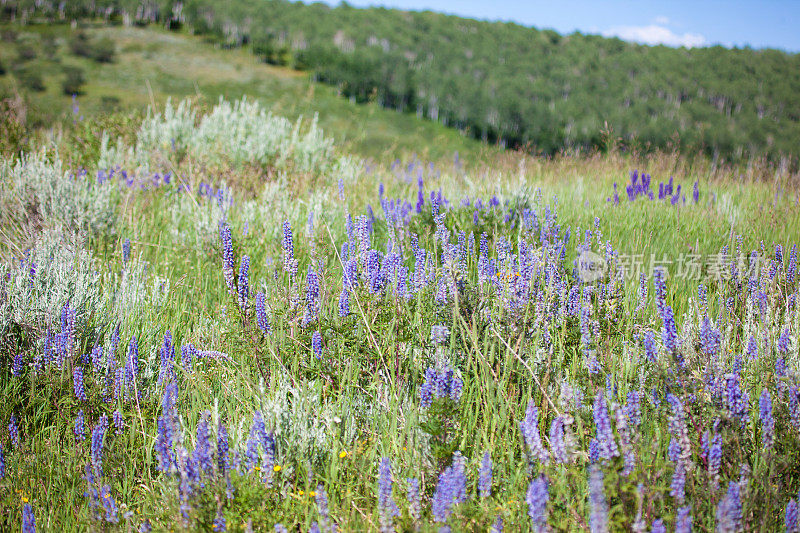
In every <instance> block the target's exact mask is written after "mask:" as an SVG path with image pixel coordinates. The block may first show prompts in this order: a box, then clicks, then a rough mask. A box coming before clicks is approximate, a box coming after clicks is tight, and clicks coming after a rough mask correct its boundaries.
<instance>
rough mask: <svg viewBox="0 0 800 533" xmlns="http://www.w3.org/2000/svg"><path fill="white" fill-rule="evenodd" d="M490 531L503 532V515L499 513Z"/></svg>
mask: <svg viewBox="0 0 800 533" xmlns="http://www.w3.org/2000/svg"><path fill="white" fill-rule="evenodd" d="M489 533H503V517H502V516H501V515H497V518H495V519H494V523H493V524H492V526H491V527H490V528H489Z"/></svg>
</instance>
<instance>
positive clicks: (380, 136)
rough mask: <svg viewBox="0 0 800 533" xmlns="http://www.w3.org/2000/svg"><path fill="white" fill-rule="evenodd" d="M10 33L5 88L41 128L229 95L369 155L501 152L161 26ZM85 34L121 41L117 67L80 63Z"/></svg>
mask: <svg viewBox="0 0 800 533" xmlns="http://www.w3.org/2000/svg"><path fill="white" fill-rule="evenodd" d="M3 31H4V33H5V36H6V37H5V39H4V40H3V41H2V42H0V63H2V64H3V65H6V69H5V70H6V72H5V74H4V75H3V76H0V87H4V88H5V89H4V90H5V92H6V93H7V94H12V93H13V92H15V91H18V92H20V93H22V94H23V95H25V98H26V99H27V101H28V102H29V103H30V105H31V110H30V113H29V116H28V117H27V120H28V121H29V122H30V123H31V126H33V127H38V126H45V127H50V126H52V125H54V124H58V123H66V124H71V123H72V122H73V121H75V120H76V119H80V117H81V116H83V117H84V118H86V119H89V118H92V117H97V116H100V115H107V114H109V113H113V112H120V111H123V112H131V111H135V112H139V113H141V112H143V111H144V109H145V108H146V107H148V106H149V105H151V104H155V105H157V106H159V107H160V106H162V105H163V104H164V102H165V101H166V99H167V98H173V99H181V98H184V97H187V96H192V97H198V98H199V99H200V100H201V101H202V102H203V103H205V104H206V105H209V104H214V103H216V101H217V99H218V98H219V97H220V96H223V95H224V96H226V97H227V98H234V99H235V98H238V97H240V96H242V95H249V96H250V97H251V98H256V99H258V100H260V101H262V102H263V103H265V104H266V105H268V106H269V107H270V108H271V109H272V110H273V112H274V113H276V114H280V115H282V116H286V117H288V118H291V119H294V118H297V117H299V116H301V115H302V116H305V117H307V118H311V117H313V116H314V115H315V114H318V115H319V117H320V125H321V127H322V128H323V129H324V130H325V131H326V132H327V133H328V134H329V135H330V136H331V137H332V138H334V139H336V141H337V144H340V145H342V146H343V147H345V148H346V149H348V150H351V151H353V152H354V153H357V154H359V155H361V156H363V157H374V158H377V157H383V156H387V155H388V156H394V157H400V156H402V155H410V154H411V153H412V152H417V153H419V155H420V156H421V157H423V158H428V159H439V158H452V157H453V155H454V153H455V152H459V153H460V154H461V157H466V158H467V159H468V160H470V161H476V160H477V159H479V158H480V156H481V154H487V153H491V152H494V153H497V150H496V149H493V148H491V147H487V146H485V145H481V144H480V143H478V142H476V141H474V140H471V139H469V138H465V137H464V136H462V135H460V134H459V133H458V132H456V131H453V130H452V129H449V128H446V127H444V126H442V125H439V124H435V123H431V122H425V121H419V120H417V119H416V118H415V117H413V116H409V115H405V114H400V113H397V112H392V111H388V110H384V109H381V108H379V107H378V106H377V105H374V104H370V105H357V104H355V103H353V102H350V101H348V100H346V99H343V98H340V97H338V96H337V94H336V91H335V89H332V88H330V87H327V86H325V85H322V84H319V83H314V82H312V81H310V80H309V78H308V75H306V74H304V73H300V72H297V71H294V70H291V69H288V68H285V67H277V66H271V65H266V64H264V63H263V62H260V61H258V60H257V59H256V58H255V57H253V56H252V55H251V54H249V53H247V52H245V51H243V50H221V49H218V48H216V47H215V46H213V45H211V44H208V43H206V42H204V41H203V39H201V38H199V37H194V36H191V35H185V34H180V33H175V32H168V31H165V30H162V29H158V28H156V27H151V28H125V27H102V26H100V27H87V28H84V29H81V30H77V29H74V30H73V29H71V28H70V27H69V26H67V25H56V26H45V25H33V26H28V27H19V26H18V25H12V26H6V27H4V29H3ZM79 33H82V34H85V35H86V36H87V37H88V39H89V40H90V41H93V42H98V41H102V40H103V39H109V40H111V41H112V42H113V43H114V49H115V50H116V52H115V54H114V58H113V60H112V61H109V62H98V61H96V60H93V59H91V58H85V57H78V56H75V54H74V53H72V52H71V49H70V43H71V41H72V40H74V39H75V36H76V35H77V34H79ZM21 43H24V44H21ZM22 47H25V48H30V49H32V50H33V52H34V53H35V57H33V58H31V59H29V60H26V61H24V62H22V63H20V62H19V50H20V48H22ZM12 65H15V67H14V68H11V66H12ZM70 67H74V68H78V69H80V71H81V72H82V73H83V74H82V77H83V80H84V82H83V83H82V84H80V85H79V87H78V96H77V102H76V103H77V105H78V108H79V111H78V112H77V114H75V113H73V107H72V106H73V101H72V96H71V94H72V93H71V92H69V91H68V92H65V91H64V89H63V83H64V81H65V79H66V74H65V71H66V70H67V69H69V68H70ZM32 71H33V72H36V73H38V75H39V77H40V78H41V85H42V87H41V89H42V90H35V89H32V88H31V87H30V83H31V82H30V81H29V80H26V79H25V76H26V75H28V73H29V72H32ZM26 83H27V84H28V85H26ZM74 115H75V116H74Z"/></svg>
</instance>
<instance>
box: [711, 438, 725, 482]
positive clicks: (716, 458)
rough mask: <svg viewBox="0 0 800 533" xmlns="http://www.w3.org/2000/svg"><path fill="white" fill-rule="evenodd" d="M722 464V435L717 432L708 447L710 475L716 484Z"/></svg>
mask: <svg viewBox="0 0 800 533" xmlns="http://www.w3.org/2000/svg"><path fill="white" fill-rule="evenodd" d="M721 465H722V437H721V436H720V435H719V434H718V433H717V434H715V435H714V436H713V437H712V438H711V442H710V445H709V447H708V476H709V477H710V478H711V480H712V483H713V484H714V485H715V486H716V484H717V482H718V481H719V468H720V466H721Z"/></svg>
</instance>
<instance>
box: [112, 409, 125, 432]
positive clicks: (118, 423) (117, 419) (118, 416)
mask: <svg viewBox="0 0 800 533" xmlns="http://www.w3.org/2000/svg"><path fill="white" fill-rule="evenodd" d="M111 418H112V419H113V420H114V428H115V433H116V434H117V435H119V434H120V433H122V429H123V428H124V427H125V419H124V418H122V413H121V412H120V410H119V409H116V410H115V411H114V413H113V414H112V415H111Z"/></svg>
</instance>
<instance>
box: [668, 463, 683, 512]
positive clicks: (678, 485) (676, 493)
mask: <svg viewBox="0 0 800 533" xmlns="http://www.w3.org/2000/svg"><path fill="white" fill-rule="evenodd" d="M685 486H686V468H685V467H684V465H683V461H680V460H678V462H676V463H675V471H674V472H673V473H672V483H671V484H670V491H669V494H670V496H672V497H673V498H675V499H676V500H677V501H678V502H680V503H683V502H684V500H685V499H686V493H685Z"/></svg>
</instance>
